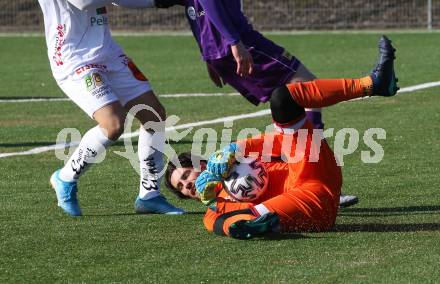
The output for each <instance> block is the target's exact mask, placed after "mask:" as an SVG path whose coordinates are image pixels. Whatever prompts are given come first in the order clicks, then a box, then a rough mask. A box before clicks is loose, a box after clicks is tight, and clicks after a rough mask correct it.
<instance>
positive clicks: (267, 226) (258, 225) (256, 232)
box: [229, 213, 280, 240]
mask: <svg viewBox="0 0 440 284" xmlns="http://www.w3.org/2000/svg"><path fill="white" fill-rule="evenodd" d="M279 226H280V218H279V217H278V215H276V214H275V213H268V214H265V215H263V216H260V217H258V218H256V219H254V220H249V221H246V220H240V221H237V222H235V223H233V224H232V225H231V226H229V235H230V236H231V237H232V238H234V239H240V240H249V239H252V238H254V237H261V236H264V235H265V234H267V233H272V232H277V231H279Z"/></svg>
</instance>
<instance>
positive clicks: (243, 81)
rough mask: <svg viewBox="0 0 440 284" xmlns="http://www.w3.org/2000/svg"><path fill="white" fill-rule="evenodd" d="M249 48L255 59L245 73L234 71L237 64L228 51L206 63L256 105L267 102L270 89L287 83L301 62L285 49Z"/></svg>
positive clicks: (270, 92)
mask: <svg viewBox="0 0 440 284" xmlns="http://www.w3.org/2000/svg"><path fill="white" fill-rule="evenodd" d="M249 52H250V53H251V55H252V58H253V60H254V69H253V72H252V74H251V75H250V76H247V77H240V76H239V75H237V73H236V72H235V71H236V69H237V64H236V63H235V60H234V57H233V56H232V55H231V54H230V55H228V56H226V57H223V58H220V59H216V60H208V61H207V63H208V64H209V65H210V66H211V67H212V69H214V70H215V71H216V72H217V74H218V75H219V76H220V77H221V78H222V79H223V81H224V82H225V83H227V84H228V85H230V86H232V87H233V88H234V89H236V90H237V91H238V92H239V93H240V94H242V95H243V96H244V97H245V98H246V99H248V100H249V101H250V102H251V103H253V104H255V105H258V104H259V103H264V102H267V101H268V100H269V99H270V96H271V94H272V91H273V90H275V89H276V88H278V87H281V86H283V85H285V84H287V83H289V82H290V80H291V79H292V77H293V76H294V75H295V73H296V71H297V69H298V67H299V66H300V65H301V62H300V61H299V60H298V59H296V58H295V57H294V56H292V55H290V54H289V53H288V52H286V51H284V52H283V53H280V54H277V55H273V54H272V55H269V54H267V53H265V52H264V51H261V50H258V49H256V48H250V49H249Z"/></svg>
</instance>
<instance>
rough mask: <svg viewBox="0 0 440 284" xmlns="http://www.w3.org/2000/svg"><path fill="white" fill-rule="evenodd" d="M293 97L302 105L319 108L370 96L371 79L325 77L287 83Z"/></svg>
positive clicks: (368, 77)
mask: <svg viewBox="0 0 440 284" xmlns="http://www.w3.org/2000/svg"><path fill="white" fill-rule="evenodd" d="M287 88H288V89H289V92H290V94H291V95H292V97H293V99H294V100H295V101H296V103H298V104H299V105H300V106H302V107H307V108H320V107H327V106H331V105H334V104H337V103H339V102H343V101H348V100H351V99H355V98H360V97H364V96H370V95H371V91H372V88H373V81H372V80H371V77H370V76H367V77H363V78H360V79H325V80H314V81H310V82H298V83H291V84H287Z"/></svg>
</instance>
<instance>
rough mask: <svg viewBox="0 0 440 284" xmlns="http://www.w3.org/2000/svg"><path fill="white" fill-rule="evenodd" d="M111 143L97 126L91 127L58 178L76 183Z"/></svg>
mask: <svg viewBox="0 0 440 284" xmlns="http://www.w3.org/2000/svg"><path fill="white" fill-rule="evenodd" d="M112 143H113V141H112V140H109V139H108V138H107V136H106V135H105V134H104V132H103V131H102V129H101V128H100V127H99V125H98V126H95V127H93V128H92V129H90V130H89V131H87V133H86V134H84V137H83V138H82V139H81V142H80V143H79V146H78V148H76V149H75V151H74V152H73V155H72V156H71V157H70V158H69V160H68V161H67V163H66V164H65V165H64V167H63V168H62V169H61V171H60V178H61V179H62V180H64V181H67V182H71V181H76V180H78V179H79V177H80V176H82V175H83V174H84V173H85V172H86V170H87V169H89V168H90V166H91V164H93V163H97V162H99V160H100V158H101V157H100V156H101V154H103V153H104V152H105V149H106V148H107V147H108V146H110V145H111V144H112Z"/></svg>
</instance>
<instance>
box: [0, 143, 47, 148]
mask: <svg viewBox="0 0 440 284" xmlns="http://www.w3.org/2000/svg"><path fill="white" fill-rule="evenodd" d="M53 144H55V143H54V142H21V143H0V147H4V148H13V147H41V146H50V145H53Z"/></svg>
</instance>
